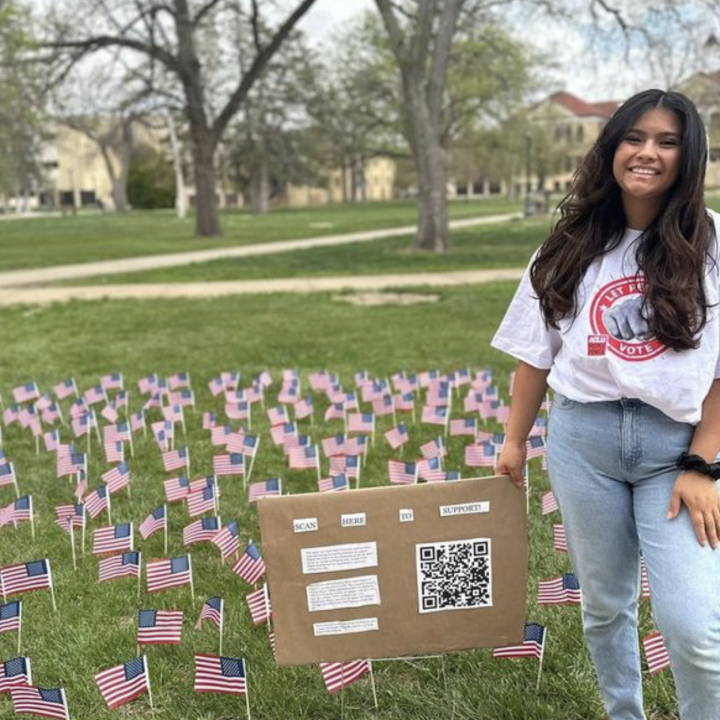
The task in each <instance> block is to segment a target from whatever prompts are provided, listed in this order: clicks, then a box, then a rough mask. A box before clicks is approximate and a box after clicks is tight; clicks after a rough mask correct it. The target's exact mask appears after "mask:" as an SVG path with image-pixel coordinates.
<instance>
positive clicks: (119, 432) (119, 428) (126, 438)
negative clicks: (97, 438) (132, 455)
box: [103, 422, 132, 443]
mask: <svg viewBox="0 0 720 720" xmlns="http://www.w3.org/2000/svg"><path fill="white" fill-rule="evenodd" d="M131 437H132V431H131V430H130V425H128V423H126V422H121V423H117V424H114V425H106V426H105V427H104V428H103V442H106V443H111V442H130V438H131Z"/></svg>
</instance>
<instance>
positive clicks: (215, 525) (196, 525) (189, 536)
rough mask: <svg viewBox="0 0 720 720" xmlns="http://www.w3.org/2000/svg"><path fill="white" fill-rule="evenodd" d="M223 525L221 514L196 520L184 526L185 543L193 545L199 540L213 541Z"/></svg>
mask: <svg viewBox="0 0 720 720" xmlns="http://www.w3.org/2000/svg"><path fill="white" fill-rule="evenodd" d="M221 527H222V523H221V520H220V517H219V516H215V517H206V518H201V519H200V520H195V522H191V523H190V524H189V525H186V526H185V527H184V528H183V545H192V544H193V543H199V542H211V541H212V539H213V538H214V537H215V535H216V534H217V531H218V530H219V529H220V528H221Z"/></svg>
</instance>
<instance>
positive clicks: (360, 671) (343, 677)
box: [320, 660, 370, 693]
mask: <svg viewBox="0 0 720 720" xmlns="http://www.w3.org/2000/svg"><path fill="white" fill-rule="evenodd" d="M320 672H321V673H322V677H323V680H324V681H325V687H326V688H327V691H328V692H329V693H336V692H337V691H338V690H341V689H342V688H345V687H348V686H349V685H352V684H353V683H354V682H356V681H358V680H359V679H360V678H361V677H363V675H367V674H368V673H369V672H370V661H369V660H352V661H351V662H344V663H341V662H324V663H320Z"/></svg>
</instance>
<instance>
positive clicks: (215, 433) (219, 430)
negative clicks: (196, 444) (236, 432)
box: [210, 425, 233, 447]
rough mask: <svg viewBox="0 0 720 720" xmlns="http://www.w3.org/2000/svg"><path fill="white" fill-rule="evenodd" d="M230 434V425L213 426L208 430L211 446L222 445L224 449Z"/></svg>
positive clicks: (231, 431)
mask: <svg viewBox="0 0 720 720" xmlns="http://www.w3.org/2000/svg"><path fill="white" fill-rule="evenodd" d="M232 434H233V429H232V425H214V426H213V427H212V428H210V442H211V443H212V444H213V445H216V446H217V445H222V446H223V447H224V446H225V445H227V441H228V438H229V437H232Z"/></svg>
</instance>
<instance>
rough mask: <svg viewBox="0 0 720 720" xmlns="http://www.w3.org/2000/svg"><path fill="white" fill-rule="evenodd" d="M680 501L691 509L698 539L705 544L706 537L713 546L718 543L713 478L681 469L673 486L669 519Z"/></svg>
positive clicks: (718, 504)
mask: <svg viewBox="0 0 720 720" xmlns="http://www.w3.org/2000/svg"><path fill="white" fill-rule="evenodd" d="M682 504H685V507H687V509H688V512H689V513H690V519H691V520H692V523H693V525H694V526H695V534H696V535H697V539H698V542H699V543H700V544H701V545H705V542H706V541H707V540H708V539H709V540H710V546H711V547H712V548H713V550H714V549H715V548H716V547H717V546H718V545H719V544H720V541H719V540H718V538H719V537H720V501H718V493H717V487H716V485H715V481H714V480H712V479H711V478H708V477H705V475H700V474H699V473H694V472H682V473H680V474H679V475H678V477H677V480H676V481H675V487H674V488H673V494H672V499H671V500H670V507H669V508H668V514H667V518H668V520H673V519H675V518H676V517H677V516H678V513H679V512H680V507H681V505H682Z"/></svg>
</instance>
